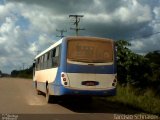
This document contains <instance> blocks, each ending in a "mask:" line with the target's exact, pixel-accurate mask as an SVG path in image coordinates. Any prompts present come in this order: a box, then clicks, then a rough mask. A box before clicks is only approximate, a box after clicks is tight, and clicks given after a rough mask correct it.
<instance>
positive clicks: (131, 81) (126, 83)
mask: <svg viewBox="0 0 160 120" xmlns="http://www.w3.org/2000/svg"><path fill="white" fill-rule="evenodd" d="M130 45H131V44H130V43H128V42H127V41H125V40H119V41H117V42H116V46H117V75H118V88H117V95H116V96H114V97H111V98H107V100H110V101H114V102H121V103H123V104H125V105H128V106H132V107H134V108H138V109H141V110H143V111H145V112H148V113H153V114H160V94H159V93H160V51H154V52H150V53H148V54H146V55H145V56H142V55H138V54H135V53H134V52H132V51H131V50H130V49H129V48H128V47H129V46H130Z"/></svg>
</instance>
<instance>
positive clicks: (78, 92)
mask: <svg viewBox="0 0 160 120" xmlns="http://www.w3.org/2000/svg"><path fill="white" fill-rule="evenodd" d="M58 87H60V88H57V89H58V91H59V95H95V96H112V95H115V94H116V88H113V89H109V90H75V89H70V88H65V87H63V86H58ZM55 91H57V90H55Z"/></svg>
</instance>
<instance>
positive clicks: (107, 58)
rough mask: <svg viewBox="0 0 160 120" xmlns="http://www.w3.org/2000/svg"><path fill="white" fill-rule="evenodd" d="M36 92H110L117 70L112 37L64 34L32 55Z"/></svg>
mask: <svg viewBox="0 0 160 120" xmlns="http://www.w3.org/2000/svg"><path fill="white" fill-rule="evenodd" d="M33 81H34V85H35V87H36V90H37V92H38V93H40V92H43V93H45V94H46V99H47V102H50V101H51V98H52V96H68V95H72V96H110V95H111V96H112V95H115V94H116V84H117V70H116V50H115V46H114V41H113V40H111V39H107V38H97V37H64V38H62V39H61V40H59V41H57V42H56V43H55V44H53V45H51V46H50V47H49V48H48V49H46V50H44V51H43V52H41V53H40V54H38V55H37V56H36V57H35V67H34V76H33Z"/></svg>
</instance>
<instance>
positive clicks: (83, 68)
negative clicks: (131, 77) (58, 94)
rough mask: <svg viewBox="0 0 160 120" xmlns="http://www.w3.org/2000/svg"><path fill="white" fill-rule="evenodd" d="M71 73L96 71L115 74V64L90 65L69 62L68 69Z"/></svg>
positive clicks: (97, 72)
mask: <svg viewBox="0 0 160 120" xmlns="http://www.w3.org/2000/svg"><path fill="white" fill-rule="evenodd" d="M66 72H69V73H96V74H113V73H114V72H115V71H114V66H113V65H107V66H89V65H77V64H67V71H66Z"/></svg>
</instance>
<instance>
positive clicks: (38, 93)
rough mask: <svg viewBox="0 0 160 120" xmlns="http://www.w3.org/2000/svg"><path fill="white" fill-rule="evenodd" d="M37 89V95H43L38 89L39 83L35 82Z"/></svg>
mask: <svg viewBox="0 0 160 120" xmlns="http://www.w3.org/2000/svg"><path fill="white" fill-rule="evenodd" d="M35 88H36V93H37V95H42V92H41V91H40V90H38V89H37V81H35Z"/></svg>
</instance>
